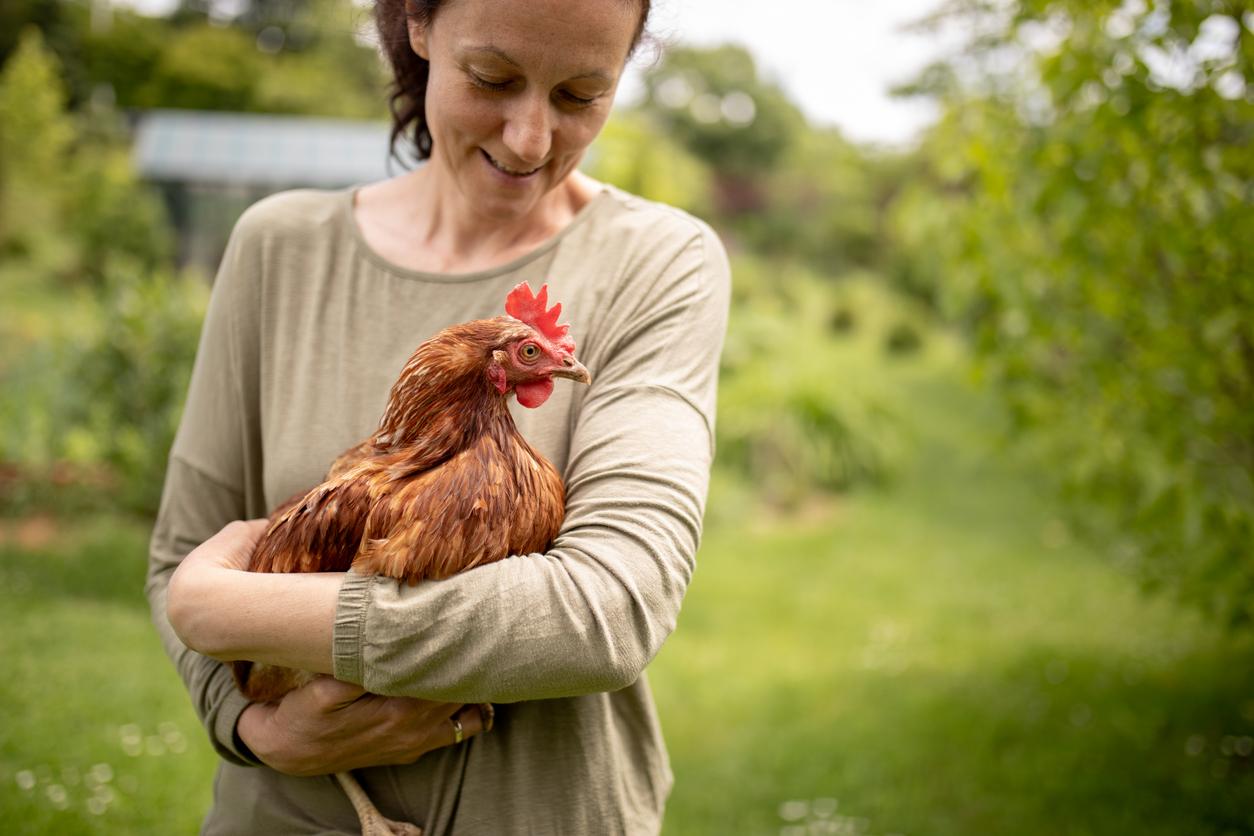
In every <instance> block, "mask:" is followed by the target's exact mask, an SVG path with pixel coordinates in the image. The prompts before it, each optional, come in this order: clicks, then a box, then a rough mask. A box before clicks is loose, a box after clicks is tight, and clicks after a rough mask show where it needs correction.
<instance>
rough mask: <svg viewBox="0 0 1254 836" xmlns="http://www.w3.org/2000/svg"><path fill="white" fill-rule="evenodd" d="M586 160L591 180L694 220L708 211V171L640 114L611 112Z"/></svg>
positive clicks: (651, 121) (652, 120)
mask: <svg viewBox="0 0 1254 836" xmlns="http://www.w3.org/2000/svg"><path fill="white" fill-rule="evenodd" d="M586 160H587V161H586V162H585V163H584V168H585V170H586V171H587V172H588V174H590V175H591V176H592V177H595V178H597V179H598V180H602V181H604V182H606V183H612V184H613V185H615V186H618V187H619V188H620V189H624V190H625V191H628V192H630V193H632V194H637V195H640V196H641V197H644V198H647V199H649V200H656V201H658V202H659V203H665V204H668V205H670V206H678V207H679V208H681V209H685V210H687V211H689V212H692V213H693V214H695V215H697V216H698V217H700V216H702V215H704V214H705V213H706V212H707V211H708V209H709V207H708V205H707V204H708V197H709V192H710V171H709V169H708V168H707V167H706V166H705V165H704V164H703V163H702V162H701V161H700V160H698V159H696V158H695V157H693V156H692V155H691V154H689V153H688V151H687V150H686V149H685V148H684V147H683V146H682V145H680V144H678V143H677V142H675V140H674V139H673V138H671V137H670V136H669V135H668V134H667V133H666V132H665V131H663V130H662V129H661V128H660V127H659V126H658V125H657V124H656V121H655V120H654V119H653V118H652V117H651V116H650V115H649V114H647V113H645V112H642V111H616V112H615V113H614V115H613V116H612V117H611V118H610V120H609V122H607V123H606V125H605V128H604V129H603V130H602V131H601V134H600V135H599V136H598V137H597V139H596V143H595V144H594V145H593V146H592V148H590V149H589V151H588V155H587V157H586Z"/></svg>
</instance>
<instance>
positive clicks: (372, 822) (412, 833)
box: [335, 772, 422, 836]
mask: <svg viewBox="0 0 1254 836" xmlns="http://www.w3.org/2000/svg"><path fill="white" fill-rule="evenodd" d="M335 780H337V781H339V782H340V786H341V787H343V788H344V792H346V793H348V800H349V801H351V802H353V809H354V810H356V811H357V818H358V819H360V820H361V836H422V828H421V827H419V826H418V825H416V824H410V823H409V822H403V821H392V820H391V819H388V818H384V817H383V814H382V813H380V812H379V808H378V807H376V806H374V802H373V801H371V800H370V797H369V796H367V795H366V791H365V790H363V789H362V788H361V784H359V783H357V779H356V778H354V777H353V773H351V772H337V773H335Z"/></svg>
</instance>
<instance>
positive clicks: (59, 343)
mask: <svg viewBox="0 0 1254 836" xmlns="http://www.w3.org/2000/svg"><path fill="white" fill-rule="evenodd" d="M207 302H208V286H207V284H206V283H205V282H204V281H203V280H202V279H200V278H199V277H197V276H195V275H179V276H175V275H172V274H170V273H169V272H167V271H166V270H145V269H143V268H141V267H139V266H138V265H136V264H134V263H128V262H124V261H121V260H115V261H111V262H110V266H109V269H108V271H107V273H106V275H105V277H104V281H103V284H101V285H100V286H99V287H96V288H92V289H91V290H90V291H86V292H85V293H84V294H82V296H80V298H79V300H78V306H79V310H78V311H77V313H78V317H77V318H78V319H79V320H80V321H81V322H82V323H84V324H83V325H82V326H80V327H76V328H75V329H72V330H67V331H64V332H62V333H60V334H58V335H56V336H55V337H53V338H51V339H46V340H44V341H41V342H39V343H36V344H35V345H32V346H29V347H28V348H27V349H26V351H25V352H24V356H23V359H22V362H20V363H15V364H13V365H12V366H11V367H8V368H4V367H0V426H2V427H3V428H4V433H3V434H2V435H0V463H6V464H7V465H8V466H9V467H16V468H17V469H18V470H19V471H20V473H21V474H22V476H23V479H24V480H27V481H30V482H32V483H34V484H31V485H28V486H27V490H28V491H29V490H32V489H37V488H38V486H39V484H40V483H48V482H49V481H51V482H52V483H57V482H64V481H65V480H67V479H68V480H70V481H79V482H83V481H84V480H86V482H87V484H86V485H84V489H85V491H87V492H90V491H93V490H94V491H99V492H101V493H107V495H102V496H98V497H95V498H94V501H91V498H90V497H89V498H88V501H89V504H94V505H96V506H97V507H99V506H105V507H120V508H124V509H128V510H132V511H135V512H139V513H144V514H151V513H155V511H156V508H157V501H158V499H159V498H160V493H161V484H162V481H163V474H164V473H165V465H166V457H167V455H168V454H169V450H170V445H171V443H172V442H173V440H174V433H175V430H176V429H177V427H178V419H179V416H180V414H181V413H182V405H183V398H184V396H185V394H186V385H187V380H188V379H189V378H190V376H191V366H192V360H193V359H194V357H195V351H196V338H197V334H198V333H199V325H200V321H201V319H202V318H203V317H204V312H205V308H206V305H207ZM28 498H29V497H28V496H22V495H15V494H13V493H12V492H10V495H9V496H8V497H6V501H7V502H8V503H9V504H13V503H15V502H16V503H21V502H22V501H23V500H26V499H28Z"/></svg>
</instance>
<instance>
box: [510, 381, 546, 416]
mask: <svg viewBox="0 0 1254 836" xmlns="http://www.w3.org/2000/svg"><path fill="white" fill-rule="evenodd" d="M514 394H515V395H517V396H518V402H519V403H520V404H522V405H523V406H525V407H527V408H528V409H535V408H536V407H537V406H539V405H540V404H542V403H544V402H545V401H547V400H548V399H549V395H551V394H553V378H551V377H546V378H544V379H543V380H533V381H529V382H527V383H519V384H518V385H516V386H515V387H514Z"/></svg>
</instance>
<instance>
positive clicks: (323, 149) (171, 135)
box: [134, 110, 402, 187]
mask: <svg viewBox="0 0 1254 836" xmlns="http://www.w3.org/2000/svg"><path fill="white" fill-rule="evenodd" d="M388 132H389V127H388V125H387V124H386V123H384V122H355V121H350V120H344V119H320V118H312V117H307V116H278V115H273V114H259V113H221V112H207V111H195V110H150V111H145V112H143V113H142V114H140V116H139V119H138V122H137V126H136V132H135V147H134V160H135V166H136V168H137V169H138V170H139V172H140V173H141V174H142V175H143V176H144V177H146V178H148V179H152V180H166V181H179V182H195V183H206V184H218V183H220V184H240V185H262V186H275V185H277V186H319V187H338V186H347V185H350V184H353V183H366V182H370V181H373V180H380V179H383V178H384V177H387V176H388V174H389V171H388ZM401 168H402V167H401V166H399V164H397V163H396V162H395V161H393V163H392V171H393V172H396V171H399V170H401Z"/></svg>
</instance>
